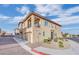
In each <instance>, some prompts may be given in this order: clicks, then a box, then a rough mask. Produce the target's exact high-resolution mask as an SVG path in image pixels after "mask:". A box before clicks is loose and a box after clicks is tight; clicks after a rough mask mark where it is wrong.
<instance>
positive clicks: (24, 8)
mask: <svg viewBox="0 0 79 59" xmlns="http://www.w3.org/2000/svg"><path fill="white" fill-rule="evenodd" d="M16 10H17V11H18V12H20V13H22V14H28V13H29V12H30V9H29V8H28V7H26V6H22V7H21V8H18V7H17V8H16Z"/></svg>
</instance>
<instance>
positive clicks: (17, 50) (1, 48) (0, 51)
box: [0, 37, 32, 55]
mask: <svg viewBox="0 0 79 59" xmlns="http://www.w3.org/2000/svg"><path fill="white" fill-rule="evenodd" d="M0 55H32V54H31V53H29V52H28V51H26V50H25V49H23V48H22V47H21V46H20V45H19V44H18V43H17V42H16V41H15V40H14V39H13V38H12V37H0Z"/></svg>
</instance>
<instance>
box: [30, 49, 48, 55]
mask: <svg viewBox="0 0 79 59" xmlns="http://www.w3.org/2000/svg"><path fill="white" fill-rule="evenodd" d="M31 51H33V52H35V53H37V54H40V55H48V54H46V53H43V52H39V51H37V50H34V49H32V50H31Z"/></svg>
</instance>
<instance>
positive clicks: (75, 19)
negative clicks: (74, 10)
mask: <svg viewBox="0 0 79 59" xmlns="http://www.w3.org/2000/svg"><path fill="white" fill-rule="evenodd" d="M52 20H53V21H56V22H59V23H60V24H62V25H70V24H76V23H79V16H70V17H62V18H58V19H52Z"/></svg>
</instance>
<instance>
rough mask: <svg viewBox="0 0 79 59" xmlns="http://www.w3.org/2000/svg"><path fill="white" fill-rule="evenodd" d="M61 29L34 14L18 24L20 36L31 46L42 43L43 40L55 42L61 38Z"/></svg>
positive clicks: (54, 23)
mask: <svg viewBox="0 0 79 59" xmlns="http://www.w3.org/2000/svg"><path fill="white" fill-rule="evenodd" d="M61 27H62V26H61V25H60V24H58V23H56V22H54V21H52V20H49V19H47V18H45V17H43V16H41V15H39V14H37V13H34V12H32V13H30V14H29V15H28V16H27V17H26V18H25V19H24V20H23V21H21V22H20V23H19V30H20V34H21V35H22V36H23V38H24V39H25V40H27V41H28V42H29V43H30V44H32V45H33V44H41V43H44V40H45V39H50V40H51V41H55V39H57V38H63V37H62V33H61Z"/></svg>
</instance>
